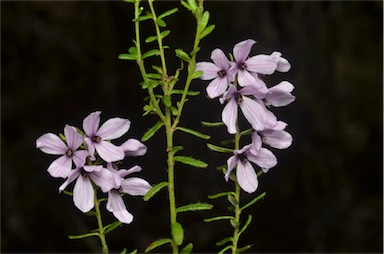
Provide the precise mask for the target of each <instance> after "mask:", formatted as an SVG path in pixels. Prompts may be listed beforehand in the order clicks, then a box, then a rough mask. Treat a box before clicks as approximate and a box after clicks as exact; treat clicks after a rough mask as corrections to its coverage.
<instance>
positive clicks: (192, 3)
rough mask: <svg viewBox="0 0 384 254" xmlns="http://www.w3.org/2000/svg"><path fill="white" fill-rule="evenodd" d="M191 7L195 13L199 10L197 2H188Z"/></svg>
mask: <svg viewBox="0 0 384 254" xmlns="http://www.w3.org/2000/svg"><path fill="white" fill-rule="evenodd" d="M188 4H189V6H191V8H192V10H193V11H194V12H195V11H196V9H197V4H196V1H195V0H188Z"/></svg>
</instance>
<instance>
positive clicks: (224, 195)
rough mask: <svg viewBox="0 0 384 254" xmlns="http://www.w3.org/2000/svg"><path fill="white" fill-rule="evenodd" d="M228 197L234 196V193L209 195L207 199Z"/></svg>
mask: <svg viewBox="0 0 384 254" xmlns="http://www.w3.org/2000/svg"><path fill="white" fill-rule="evenodd" d="M228 195H235V193H234V192H233V191H228V192H221V193H218V194H214V195H209V196H208V198H209V199H216V198H221V197H226V196H228Z"/></svg>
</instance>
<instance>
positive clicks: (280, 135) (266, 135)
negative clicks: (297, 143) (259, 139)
mask: <svg viewBox="0 0 384 254" xmlns="http://www.w3.org/2000/svg"><path fill="white" fill-rule="evenodd" d="M261 135H263V142H264V143H265V144H267V145H270V146H272V147H274V148H277V149H285V148H287V147H289V146H290V145H291V144H292V139H293V138H292V136H291V134H289V133H288V132H286V131H283V130H281V131H275V130H266V131H262V132H261Z"/></svg>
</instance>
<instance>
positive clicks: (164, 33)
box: [160, 30, 171, 39]
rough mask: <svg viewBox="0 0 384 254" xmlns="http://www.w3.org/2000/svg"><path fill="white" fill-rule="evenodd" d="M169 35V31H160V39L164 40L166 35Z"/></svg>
mask: <svg viewBox="0 0 384 254" xmlns="http://www.w3.org/2000/svg"><path fill="white" fill-rule="evenodd" d="M170 33H171V31H170V30H165V31H162V32H161V33H160V37H161V38H162V39H164V38H165V37H167V36H168V34H170Z"/></svg>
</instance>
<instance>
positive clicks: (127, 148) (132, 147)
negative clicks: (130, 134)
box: [120, 138, 147, 156]
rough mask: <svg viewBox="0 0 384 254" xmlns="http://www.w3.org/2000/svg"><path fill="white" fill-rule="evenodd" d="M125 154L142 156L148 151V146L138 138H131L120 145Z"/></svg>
mask: <svg viewBox="0 0 384 254" xmlns="http://www.w3.org/2000/svg"><path fill="white" fill-rule="evenodd" d="M120 147H121V148H123V150H124V153H125V156H142V155H144V154H145V153H146V152H147V147H146V146H145V145H144V144H143V143H141V142H140V141H138V140H137V139H134V138H130V139H128V140H127V141H125V142H124V143H123V144H121V146H120Z"/></svg>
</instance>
